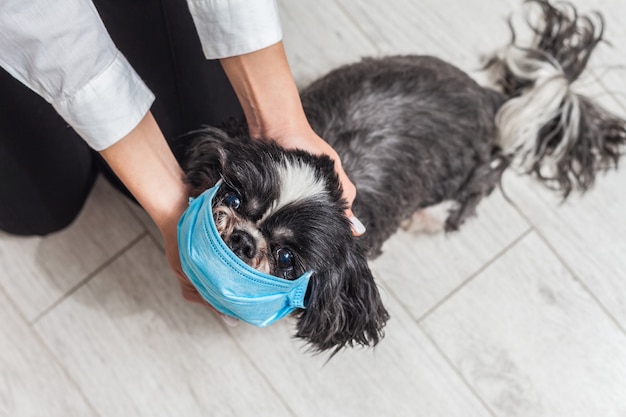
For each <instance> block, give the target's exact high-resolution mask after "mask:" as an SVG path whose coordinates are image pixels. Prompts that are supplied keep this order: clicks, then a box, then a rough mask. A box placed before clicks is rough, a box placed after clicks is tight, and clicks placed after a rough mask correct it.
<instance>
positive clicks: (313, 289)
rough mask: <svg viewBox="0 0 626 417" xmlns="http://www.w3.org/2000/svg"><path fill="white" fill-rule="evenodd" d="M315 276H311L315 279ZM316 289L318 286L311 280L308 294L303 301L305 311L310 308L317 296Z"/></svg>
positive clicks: (307, 290) (305, 294)
mask: <svg viewBox="0 0 626 417" xmlns="http://www.w3.org/2000/svg"><path fill="white" fill-rule="evenodd" d="M313 275H314V274H312V275H311V278H313ZM316 289H317V288H316V286H315V285H313V280H311V279H309V285H307V288H306V292H305V293H304V300H302V301H303V303H304V309H305V310H306V309H308V308H309V302H310V301H311V299H312V298H313V297H314V296H315V292H316Z"/></svg>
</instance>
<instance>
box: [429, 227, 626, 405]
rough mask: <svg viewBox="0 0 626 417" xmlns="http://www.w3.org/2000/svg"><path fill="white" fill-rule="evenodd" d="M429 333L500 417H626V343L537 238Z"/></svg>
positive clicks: (451, 307)
mask: <svg viewBox="0 0 626 417" xmlns="http://www.w3.org/2000/svg"><path fill="white" fill-rule="evenodd" d="M424 327H425V329H426V331H427V332H428V334H430V335H431V337H432V338H433V339H434V340H435V342H436V343H437V344H438V345H439V346H440V347H441V349H442V350H443V352H444V353H445V354H446V355H447V356H448V357H449V358H450V360H451V361H452V363H453V364H454V366H455V367H456V368H457V369H459V370H460V372H461V373H462V374H463V376H464V377H465V379H466V380H467V381H469V383H470V384H471V386H472V387H473V388H474V389H475V390H476V391H477V392H478V393H479V394H480V395H481V396H482V398H483V399H484V400H485V401H486V402H487V403H488V404H489V405H490V407H491V408H492V409H493V411H494V413H495V414H496V415H498V416H503V417H504V416H524V417H529V416H536V417H539V416H549V417H553V416H568V417H578V416H580V417H588V416H599V415H602V416H620V415H623V414H624V413H626V395H624V393H626V336H625V335H624V333H623V332H622V331H621V330H620V329H619V328H618V327H617V326H616V325H615V323H614V322H613V321H612V320H610V319H609V318H608V317H607V316H606V315H605V314H604V312H603V310H602V309H601V308H600V307H599V306H598V305H597V304H596V302H595V300H594V299H593V298H592V297H591V296H590V294H589V293H587V292H586V291H585V289H584V288H583V287H582V286H581V285H580V284H579V283H578V282H577V281H576V280H574V279H573V277H572V276H571V275H570V274H569V272H568V271H567V269H566V268H565V267H564V266H563V265H562V264H561V263H560V262H559V260H558V259H557V258H556V256H555V255H554V254H553V253H551V252H550V249H549V248H548V246H546V245H545V244H544V243H543V242H542V241H541V240H540V238H539V237H538V236H537V235H536V234H531V235H529V236H527V237H526V238H524V239H523V240H522V241H520V242H519V243H518V244H517V245H516V246H515V247H514V248H512V249H511V250H510V251H509V252H507V253H506V254H505V255H504V256H503V257H502V258H500V259H499V260H498V261H497V262H496V263H494V264H492V265H490V266H489V267H488V268H487V269H486V270H485V271H484V272H482V273H481V274H480V275H479V276H478V277H476V279H475V280H473V282H471V283H470V284H469V285H467V286H466V287H465V288H463V289H462V290H461V291H460V292H459V293H457V294H455V295H454V297H452V298H451V299H450V300H448V301H447V302H446V303H445V304H444V305H443V306H441V307H439V308H438V309H437V310H436V311H435V312H434V313H433V314H432V315H430V316H429V317H428V319H427V320H426V321H425V322H424Z"/></svg>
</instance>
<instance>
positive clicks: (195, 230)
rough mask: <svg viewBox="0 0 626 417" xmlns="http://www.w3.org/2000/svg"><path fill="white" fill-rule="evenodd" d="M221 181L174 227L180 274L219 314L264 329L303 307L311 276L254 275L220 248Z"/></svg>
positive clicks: (243, 263) (223, 244) (191, 201)
mask: <svg viewBox="0 0 626 417" xmlns="http://www.w3.org/2000/svg"><path fill="white" fill-rule="evenodd" d="M220 184H221V181H220V182H218V183H217V184H216V185H215V186H214V187H213V188H210V189H208V190H206V191H205V192H204V193H202V194H201V195H199V196H198V197H197V198H195V199H190V202H189V208H188V209H187V210H186V211H185V213H183V215H182V217H181V219H180V221H179V222H178V248H179V252H180V260H181V264H182V267H183V271H184V272H185V274H186V275H187V277H188V278H189V280H190V281H191V283H192V284H193V285H194V287H196V289H197V290H198V292H199V293H200V295H201V296H202V298H204V299H205V300H206V301H207V302H208V303H210V304H211V305H212V306H213V307H215V308H216V309H217V310H218V311H219V312H221V313H223V314H227V315H229V316H232V317H235V318H238V319H239V320H242V321H245V322H246V323H250V324H253V325H255V326H260V327H265V326H267V325H269V324H272V323H273V322H275V321H276V320H279V319H281V318H283V317H285V316H286V315H288V314H289V313H291V312H292V311H293V310H295V309H296V308H305V295H306V291H307V287H308V284H309V278H310V277H311V275H312V271H309V272H306V273H304V274H303V275H302V276H301V277H299V278H298V279H296V280H293V281H289V280H285V279H281V278H278V277H275V276H273V275H268V274H265V273H263V272H260V271H257V270H256V269H254V268H252V267H251V266H249V265H247V264H246V263H245V262H243V261H242V260H241V259H239V257H237V255H235V254H234V253H233V252H232V251H231V250H230V249H229V248H228V246H226V244H225V243H224V241H223V240H222V238H221V237H220V234H219V232H218V231H217V227H216V226H215V220H214V218H213V198H214V196H215V194H216V193H217V190H218V189H219V187H220Z"/></svg>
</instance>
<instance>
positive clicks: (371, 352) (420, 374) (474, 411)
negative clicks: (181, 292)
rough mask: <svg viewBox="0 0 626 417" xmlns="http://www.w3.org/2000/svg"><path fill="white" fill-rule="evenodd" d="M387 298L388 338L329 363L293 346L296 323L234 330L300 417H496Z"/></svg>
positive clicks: (296, 344) (298, 345) (346, 352)
mask: <svg viewBox="0 0 626 417" xmlns="http://www.w3.org/2000/svg"><path fill="white" fill-rule="evenodd" d="M383 297H384V298H385V301H386V302H385V304H386V306H387V308H388V309H389V312H390V314H391V317H392V318H391V320H390V321H389V323H388V325H387V327H386V336H385V338H384V339H383V340H382V341H381V342H380V343H379V345H378V346H376V348H374V349H372V348H353V349H350V348H348V349H346V350H344V351H342V352H340V353H338V354H337V355H336V356H335V357H334V358H332V359H331V360H330V361H329V362H326V361H327V359H328V355H321V356H313V355H312V354H310V353H307V351H306V346H305V345H304V343H303V342H302V341H297V340H293V339H291V335H292V333H293V330H294V329H293V326H294V323H293V322H292V319H290V318H287V319H285V320H282V321H280V322H278V323H275V324H273V325H271V326H269V327H267V328H263V329H258V328H253V327H251V326H247V325H243V324H240V325H239V326H237V327H235V328H229V329H228V330H229V331H230V332H231V334H232V335H233V336H234V337H235V338H236V339H237V341H238V344H239V346H241V348H242V349H243V350H245V351H246V355H247V356H248V357H250V358H251V360H252V361H254V363H255V364H256V366H257V367H258V369H259V370H260V371H261V372H262V373H263V374H264V375H265V376H266V377H267V379H268V380H269V381H270V382H271V384H272V385H274V386H275V387H276V391H278V392H280V394H281V395H282V397H283V398H284V399H285V401H286V402H287V403H288V404H289V407H290V408H291V409H293V410H294V413H295V414H296V415H297V416H299V417H306V416H341V417H375V416H414V415H423V416H432V417H435V416H439V417H455V416H458V417H467V416H472V417H486V416H489V413H488V412H486V409H485V408H484V406H483V405H482V404H481V403H480V402H479V401H478V400H477V399H476V397H475V396H474V395H473V394H472V393H471V391H470V390H468V388H467V387H466V386H465V385H464V384H463V382H462V380H461V379H460V378H459V376H458V375H457V374H456V373H455V372H454V371H453V370H452V369H451V368H450V367H449V366H448V364H447V363H446V362H445V361H444V360H443V359H442V357H441V355H440V354H439V353H438V352H437V350H436V349H434V347H433V345H432V344H431V342H430V341H429V340H428V339H427V338H426V337H425V336H424V334H423V333H422V332H421V331H420V330H419V329H418V327H417V326H416V323H415V322H414V321H413V320H412V319H411V318H410V317H409V316H408V315H407V314H406V312H405V311H404V310H403V309H402V307H400V306H399V305H398V303H397V302H395V300H393V298H391V297H389V296H388V294H387V293H386V292H385V291H384V290H383Z"/></svg>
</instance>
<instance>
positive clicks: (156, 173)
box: [100, 112, 189, 235]
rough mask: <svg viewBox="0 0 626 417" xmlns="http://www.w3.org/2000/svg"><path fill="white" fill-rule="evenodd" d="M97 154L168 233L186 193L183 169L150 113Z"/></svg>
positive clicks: (185, 200)
mask: <svg viewBox="0 0 626 417" xmlns="http://www.w3.org/2000/svg"><path fill="white" fill-rule="evenodd" d="M100 154H101V155H102V156H103V158H104V159H105V160H106V161H107V163H108V164H109V166H110V167H111V169H112V170H113V171H114V172H115V174H116V175H117V176H118V177H119V178H120V180H121V181H122V182H123V183H124V185H125V186H126V187H127V188H128V190H129V191H130V192H131V194H133V196H134V197H135V198H136V199H137V201H138V202H139V204H141V206H142V207H143V208H144V209H145V210H146V212H147V213H148V214H149V215H150V217H151V218H152V220H153V221H154V222H155V224H156V225H157V227H158V228H159V229H160V230H161V233H163V234H164V235H165V234H169V235H171V233H172V225H176V223H177V222H178V219H179V218H180V215H181V214H182V213H183V211H184V210H185V208H186V207H187V200H188V195H189V194H188V190H187V185H186V184H185V182H184V174H183V171H182V169H181V168H180V165H179V164H178V162H177V161H176V159H175V158H174V155H173V154H172V152H171V150H170V148H169V145H168V144H167V141H166V140H165V137H164V136H163V134H162V133H161V130H160V129H159V127H158V125H157V123H156V121H155V120H154V118H153V117H152V114H151V113H150V112H148V113H147V114H146V115H145V116H144V118H143V119H142V120H141V122H140V123H139V124H138V125H137V126H136V127H135V128H134V129H133V130H132V131H131V132H130V133H129V134H128V135H126V136H125V137H124V138H122V139H121V140H120V141H118V142H117V143H115V144H114V145H112V146H110V147H109V148H107V149H105V150H103V151H101V152H100Z"/></svg>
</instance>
